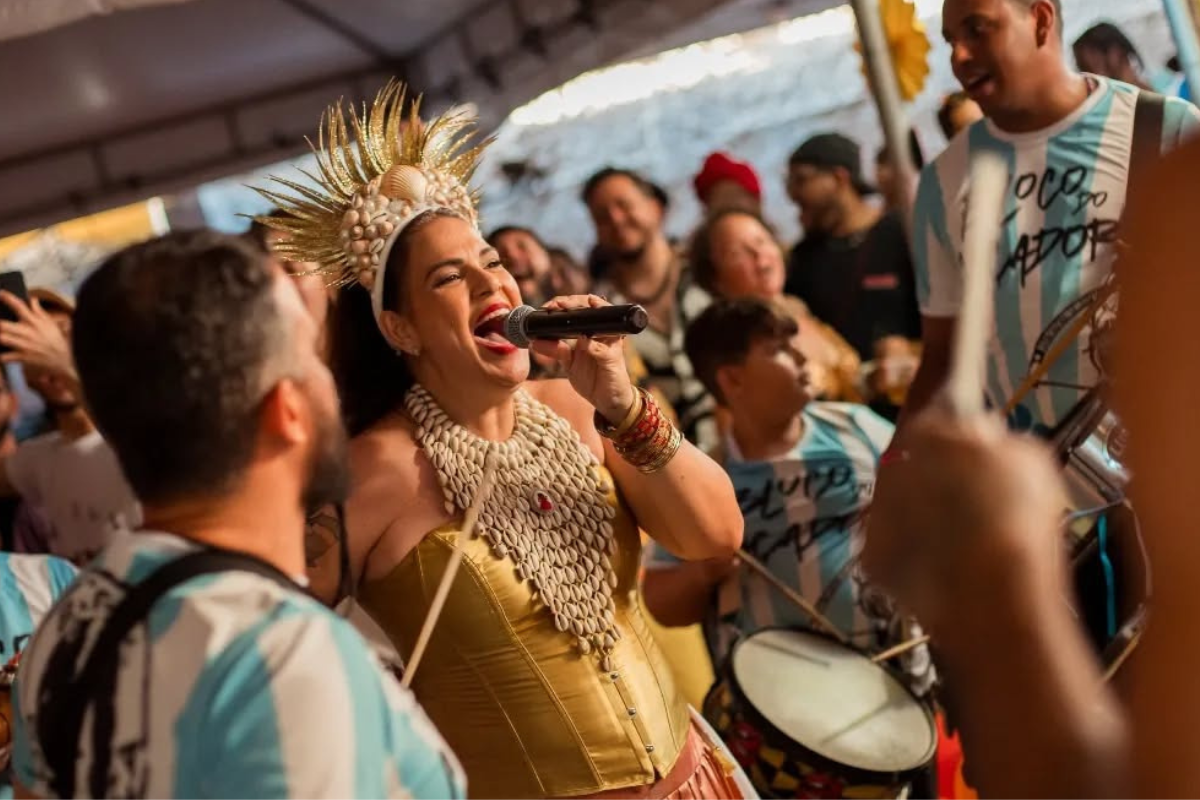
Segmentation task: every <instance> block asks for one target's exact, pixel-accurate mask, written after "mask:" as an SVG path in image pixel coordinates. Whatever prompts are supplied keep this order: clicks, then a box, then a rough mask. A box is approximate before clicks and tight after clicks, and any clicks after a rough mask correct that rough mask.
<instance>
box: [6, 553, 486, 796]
mask: <svg viewBox="0 0 1200 800" xmlns="http://www.w3.org/2000/svg"><path fill="white" fill-rule="evenodd" d="M193 547H194V545H192V544H190V543H188V542H186V541H185V540H183V539H180V538H178V537H175V536H171V535H168V534H161V533H138V534H133V535H132V536H125V537H120V538H118V539H117V540H116V541H114V543H113V544H112V545H110V546H109V547H108V548H106V549H105V550H104V551H103V552H102V553H101V554H100V556H99V557H98V558H97V559H96V561H94V562H93V563H92V564H91V565H90V566H89V567H88V568H87V569H86V570H85V571H84V572H83V573H81V575H80V577H79V579H78V581H77V582H76V583H75V585H74V586H73V587H72V588H71V590H70V591H69V592H68V593H67V594H66V595H65V596H64V597H63V599H62V601H61V602H60V603H59V604H58V605H57V606H56V607H55V608H54V610H53V611H52V612H51V614H50V615H49V616H48V617H47V619H46V621H45V623H44V624H43V625H42V627H41V628H40V629H39V630H38V632H37V633H36V634H35V635H34V637H33V640H32V641H31V642H30V644H29V646H28V648H27V650H26V652H25V654H24V656H22V664H21V671H20V673H19V674H18V678H17V686H16V691H15V692H14V703H13V710H14V715H15V717H16V724H15V726H14V727H15V733H14V752H13V767H14V770H15V775H16V777H17V778H18V779H19V780H20V781H21V783H22V784H24V785H25V786H26V787H28V788H29V789H31V790H32V791H33V792H34V793H36V794H39V795H41V796H43V797H53V796H55V795H54V794H53V790H52V788H51V779H52V777H53V776H52V775H51V774H50V770H49V767H48V765H47V763H46V760H45V757H44V755H43V748H42V745H41V743H40V740H39V735H46V734H47V732H46V731H39V730H38V726H37V723H38V700H39V698H43V699H44V698H45V697H46V695H47V694H49V695H53V694H55V693H59V692H70V691H72V690H73V684H74V679H75V673H76V672H77V671H78V670H79V669H80V668H81V667H82V664H83V660H84V658H85V657H86V655H87V652H88V649H89V648H90V647H91V646H92V644H93V643H94V641H95V638H94V637H95V636H96V635H97V634H98V632H99V630H100V627H101V625H102V624H103V622H104V621H105V620H107V619H108V616H109V614H110V613H111V611H112V609H113V607H114V606H115V605H116V604H117V602H119V601H120V599H121V597H122V596H123V595H124V593H125V591H126V590H127V588H128V587H129V586H133V585H136V584H138V583H140V582H141V581H143V580H145V579H146V578H147V577H148V576H149V575H150V574H151V573H153V572H154V570H155V569H157V568H158V567H160V566H161V565H163V564H165V563H167V562H169V561H171V560H173V559H175V558H178V557H179V556H181V555H183V554H184V553H186V552H188V551H189V550H191V549H192V548H193ZM121 652H122V660H121V666H120V672H119V675H118V683H117V691H116V693H115V696H114V697H113V698H111V702H112V703H113V705H112V708H111V711H112V719H113V726H112V727H113V735H112V737H111V740H110V741H111V753H112V757H111V760H110V768H109V787H110V788H109V792H108V796H110V797H343V798H347V797H353V798H358V797H408V796H411V797H443V798H445V797H463V796H465V779H464V776H463V773H462V770H461V768H460V767H459V765H458V762H457V761H456V760H455V758H454V756H453V755H452V754H451V753H450V752H449V751H448V749H447V748H446V746H445V744H444V742H443V741H442V739H441V737H440V736H439V735H438V733H437V732H436V731H435V730H434V728H433V726H432V724H431V723H430V722H429V720H428V719H427V718H426V717H425V714H424V713H423V712H422V711H421V709H420V708H419V707H418V706H417V704H416V701H415V700H414V699H413V697H412V695H411V694H410V693H408V692H407V691H403V690H401V689H400V687H399V685H398V684H397V683H396V681H395V680H394V679H393V678H392V677H391V676H390V675H386V674H385V673H384V672H383V670H382V668H381V666H380V664H379V663H378V662H377V661H376V660H375V658H374V656H373V655H372V653H371V651H370V650H369V649H368V647H367V645H366V643H365V642H364V641H363V640H362V638H361V636H360V635H359V634H358V632H357V631H355V630H354V628H353V627H352V626H351V625H350V624H349V623H348V622H346V621H345V620H343V619H341V618H340V617H338V616H337V615H336V614H334V613H333V612H332V611H330V610H328V609H326V608H325V607H324V606H322V605H321V604H320V603H318V602H317V601H315V600H313V599H311V598H309V597H308V596H306V595H304V594H303V593H301V592H300V591H298V590H296V591H291V590H289V589H288V588H286V587H284V586H282V585H280V584H278V583H276V582H275V581H272V580H270V579H268V578H265V577H263V576H260V575H257V574H251V573H248V572H224V573H219V574H215V575H206V576H201V577H197V578H194V579H192V580H190V581H188V582H186V583H184V584H181V585H180V586H177V587H175V588H174V589H172V590H171V591H170V592H168V593H167V594H166V595H164V596H163V597H162V598H160V599H159V601H158V602H157V603H155V605H154V607H153V608H152V609H151V611H150V614H149V616H148V619H147V622H146V624H144V625H141V626H138V627H137V628H135V629H134V632H133V633H131V634H130V636H129V638H128V639H127V640H126V644H125V646H124V647H123V649H122V651H121ZM94 716H95V715H94V712H93V711H92V710H89V711H88V713H87V716H86V717H85V719H84V735H83V736H81V743H80V746H81V753H80V757H79V759H78V760H77V761H76V764H75V770H76V783H75V786H76V792H77V793H78V794H80V796H86V793H87V792H88V787H89V770H90V769H91V763H92V756H93V749H92V748H93V745H92V736H91V735H90V734H89V733H88V731H89V730H90V728H91V725H92V721H93V720H94Z"/></svg>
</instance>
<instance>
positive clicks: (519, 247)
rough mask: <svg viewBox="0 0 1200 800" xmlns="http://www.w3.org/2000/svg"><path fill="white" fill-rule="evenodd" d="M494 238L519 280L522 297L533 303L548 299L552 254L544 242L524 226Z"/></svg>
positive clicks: (505, 260) (503, 257) (507, 263)
mask: <svg viewBox="0 0 1200 800" xmlns="http://www.w3.org/2000/svg"><path fill="white" fill-rule="evenodd" d="M493 238H494V239H495V241H494V242H493V244H495V246H496V250H497V251H498V252H499V253H500V260H501V261H503V262H504V267H505V269H507V270H508V271H509V274H511V275H512V276H513V279H514V280H515V281H516V282H517V288H518V289H520V291H521V298H522V299H523V300H524V301H525V302H527V303H529V304H531V305H540V304H541V303H544V302H546V301H547V300H549V299H550V297H549V296H548V295H549V294H550V277H551V275H550V272H551V264H550V256H549V254H548V253H547V252H546V249H545V248H544V247H542V245H541V243H540V242H538V240H537V239H535V238H534V237H533V236H531V235H530V234H529V233H528V232H526V231H521V230H513V231H506V232H505V233H503V234H501V235H500V236H497V237H493Z"/></svg>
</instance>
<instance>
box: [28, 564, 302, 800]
mask: <svg viewBox="0 0 1200 800" xmlns="http://www.w3.org/2000/svg"><path fill="white" fill-rule="evenodd" d="M232 571H242V572H251V573H255V574H258V575H261V576H263V577H265V578H269V579H271V580H273V581H275V582H276V583H279V584H280V585H282V586H284V587H285V588H288V589H290V590H293V591H298V588H297V585H296V583H295V582H294V581H292V580H291V579H290V578H288V577H287V576H286V575H285V574H283V573H282V572H281V571H280V570H278V569H276V568H275V567H273V566H271V565H270V564H267V563H266V562H264V561H261V560H259V559H257V558H254V557H252V556H249V555H246V554H244V553H235V552H231V551H228V550H216V549H204V550H200V551H197V552H194V553H188V554H187V555H185V556H182V557H180V558H177V559H175V560H174V561H171V562H169V563H167V564H165V565H163V566H161V567H159V568H158V569H157V570H155V571H154V572H153V573H152V574H151V575H150V577H149V578H147V579H146V580H145V581H143V582H141V583H139V584H138V585H137V586H135V587H133V588H132V589H130V591H129V592H128V593H127V594H126V595H125V597H124V598H123V599H122V600H121V601H120V602H119V603H118V604H117V606H116V607H115V608H114V609H113V612H112V614H111V615H110V616H109V618H108V621H107V622H106V623H105V624H104V627H103V628H102V629H101V630H100V633H99V635H98V636H97V637H96V643H95V645H94V646H93V647H92V649H91V651H90V652H89V653H88V655H87V659H86V661H85V662H84V665H83V669H82V670H80V671H79V674H78V676H77V677H76V678H75V680H74V681H73V683H74V684H75V686H76V687H77V689H75V690H74V691H71V692H68V693H67V696H63V697H61V700H60V701H58V702H55V703H54V704H53V705H52V706H50V707H44V708H39V715H38V716H39V717H40V721H39V723H38V731H39V736H40V737H41V738H42V744H43V751H44V752H45V755H46V760H47V762H48V764H49V766H50V774H51V775H52V776H53V778H52V786H53V788H54V792H55V795H56V796H57V797H75V796H76V794H75V771H76V764H77V763H78V757H79V752H80V740H81V738H82V734H83V718H84V715H85V713H86V712H87V708H88V706H94V708H95V714H94V718H93V722H92V739H93V742H92V744H93V753H92V765H91V772H90V776H89V787H88V790H87V792H86V796H88V797H107V796H108V790H109V786H108V772H109V767H110V763H111V756H112V753H111V740H112V734H113V727H114V719H113V716H114V714H113V712H114V704H113V703H112V702H111V698H113V696H114V694H115V691H116V685H117V672H118V669H119V667H120V664H121V654H120V647H121V643H122V642H123V641H124V640H125V638H126V637H127V636H128V635H129V634H130V632H131V631H132V630H133V629H134V627H136V626H137V625H138V624H139V623H141V622H143V621H144V620H145V619H146V617H147V615H148V614H149V613H150V609H151V608H152V607H153V606H154V604H155V603H156V602H157V601H158V600H159V599H160V598H161V597H162V596H163V595H165V594H166V593H167V592H169V591H171V589H173V588H175V587H176V586H179V585H180V584H183V583H186V582H187V581H190V580H191V579H193V578H196V577H199V576H201V575H209V574H213V573H218V572H232ZM99 698H109V699H110V702H97V700H98V699H99ZM47 745H50V746H49V747H47Z"/></svg>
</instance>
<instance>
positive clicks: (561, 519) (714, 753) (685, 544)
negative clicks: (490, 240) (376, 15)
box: [267, 83, 742, 797]
mask: <svg viewBox="0 0 1200 800" xmlns="http://www.w3.org/2000/svg"><path fill="white" fill-rule="evenodd" d="M403 103H404V96H403V89H402V87H400V86H399V85H398V84H394V83H393V84H391V85H389V86H388V87H387V88H386V89H384V91H383V92H382V93H381V94H380V95H379V97H378V98H377V99H376V102H375V104H374V106H373V107H372V109H371V110H370V113H369V114H366V115H365V118H363V119H359V118H357V117H356V116H355V115H353V114H352V115H351V118H350V120H349V124H350V126H351V129H352V130H353V131H354V133H355V136H356V138H357V139H358V147H357V149H355V148H353V147H352V146H351V145H350V143H349V141H348V140H349V136H348V129H347V123H346V121H345V118H344V117H343V114H342V111H341V109H340V108H336V109H334V110H333V111H332V112H331V113H330V114H329V116H328V118H327V124H326V126H325V127H326V130H325V138H326V139H327V140H328V145H329V149H328V151H324V150H322V151H320V152H318V157H319V158H320V162H321V164H320V167H321V169H320V173H321V174H320V176H319V180H318V183H319V184H320V185H321V191H313V190H311V189H308V188H304V187H298V186H296V185H295V184H290V186H291V188H292V189H293V190H295V191H298V192H300V193H301V194H302V195H303V197H300V198H296V197H290V198H289V197H282V196H280V195H277V194H274V193H267V194H268V195H269V196H270V197H271V198H272V199H273V200H275V201H276V202H278V203H279V204H280V205H281V207H283V208H284V209H286V210H288V211H290V212H291V217H290V218H289V219H286V220H283V221H282V222H278V221H276V222H275V224H276V226H277V227H280V228H282V229H283V230H285V231H286V232H287V233H288V234H289V235H288V236H287V237H285V238H284V239H283V242H282V244H281V245H279V246H278V248H277V249H278V250H279V252H280V253H281V254H283V255H284V256H286V257H293V256H299V255H301V254H303V255H304V256H305V259H304V260H312V261H316V262H318V263H319V264H320V265H321V268H322V270H324V271H325V272H326V273H327V274H329V275H331V276H333V277H334V278H336V279H339V280H341V281H342V282H343V283H345V284H347V285H346V287H345V288H344V289H343V291H342V295H341V297H340V298H339V301H338V303H337V304H336V310H335V312H334V318H333V321H332V322H333V329H332V335H333V351H334V356H333V360H334V370H335V373H336V374H337V376H338V381H339V387H340V390H341V395H342V402H343V405H344V414H345V417H346V419H347V421H348V427H349V429H350V433H351V436H352V437H353V440H352V442H351V445H350V459H351V467H352V471H353V475H354V479H355V487H354V491H353V494H352V497H351V499H350V502H349V503H348V505H347V508H346V515H345V518H346V522H347V526H346V527H347V529H346V531H345V536H346V541H347V544H348V548H347V549H348V551H349V559H348V561H349V574H350V575H351V576H352V579H350V580H342V578H341V575H340V570H339V563H340V559H339V557H338V548H336V547H334V546H333V545H334V544H336V539H335V538H333V537H334V535H336V530H330V528H329V527H326V528H325V529H324V530H323V532H321V531H314V532H313V534H312V535H311V536H310V541H311V542H312V543H313V545H314V548H313V550H312V555H313V556H315V558H314V560H313V561H312V562H311V566H312V581H313V587H314V589H315V590H316V591H317V592H318V593H319V594H321V595H322V596H323V597H324V599H326V600H328V601H330V602H333V601H335V600H336V599H337V597H336V595H337V589H336V588H335V587H337V586H339V585H342V584H347V585H352V586H353V587H354V588H356V589H357V590H358V599H359V602H360V603H361V604H362V605H363V607H364V608H365V609H366V610H367V611H368V613H369V614H370V615H371V616H372V617H373V618H374V619H375V621H376V622H378V623H379V625H380V626H381V627H382V628H383V629H384V630H385V631H386V632H387V634H388V636H389V637H390V638H391V639H392V641H393V642H394V643H395V645H396V647H397V649H398V650H399V652H400V653H401V654H402V656H404V657H405V658H408V657H409V655H410V654H411V652H412V649H413V646H414V641H415V639H416V638H417V634H418V631H419V630H420V628H421V625H422V623H423V621H424V620H425V618H426V614H427V612H428V610H429V605H430V600H431V598H432V596H433V594H434V592H435V590H436V587H437V585H438V583H439V581H440V580H441V577H442V575H443V573H444V571H445V569H446V564H447V561H448V559H449V557H450V555H451V553H452V552H453V550H454V548H455V546H456V543H457V538H458V535H459V533H458V532H459V529H460V527H461V525H462V517H463V513H464V510H465V509H466V508H467V506H469V505H470V503H471V501H472V499H473V498H474V496H475V493H476V491H477V490H478V487H479V484H480V481H481V477H482V473H483V468H484V464H485V461H486V460H487V459H489V458H492V459H495V461H496V462H497V463H498V464H499V470H498V472H497V476H496V482H495V485H494V487H493V488H492V491H491V493H490V494H489V495H488V498H487V500H486V501H485V502H484V504H483V507H482V510H481V513H480V518H479V527H477V528H476V535H475V536H474V537H472V538H471V539H470V540H469V541H467V542H465V543H464V545H463V546H464V547H465V559H464V561H463V564H462V568H461V570H460V574H459V575H458V576H457V578H456V579H455V581H454V583H453V585H452V589H451V591H450V595H449V599H448V601H447V603H446V606H445V609H444V611H443V613H442V615H441V617H440V621H439V623H438V626H437V628H436V630H435V631H434V633H433V636H432V638H431V639H430V641H429V647H428V650H427V651H426V652H425V655H424V659H423V660H422V661H421V664H420V668H419V669H418V670H417V672H416V673H415V680H414V683H413V689H414V690H415V692H416V694H417V697H418V698H419V699H420V700H421V702H422V704H423V705H424V707H425V709H426V711H427V712H428V713H429V715H430V716H431V717H432V718H433V720H434V722H435V723H436V724H437V726H438V727H439V729H440V730H441V732H442V735H443V736H444V737H445V738H446V740H447V741H448V742H449V743H450V745H451V746H452V747H453V748H454V750H455V751H456V753H457V755H458V757H459V759H460V760H461V761H462V763H463V766H464V767H465V769H466V771H467V774H468V780H469V787H470V788H469V791H470V793H471V795H472V796H474V797H581V796H597V795H598V796H603V797H738V796H742V795H741V793H740V792H741V790H740V789H739V788H738V785H735V783H734V773H733V772H732V770H731V767H730V765H729V762H728V761H727V760H726V759H725V758H724V757H723V756H722V755H721V754H720V752H719V749H718V747H717V745H716V744H715V738H714V737H711V736H710V734H709V732H707V731H703V730H702V729H701V728H700V727H698V724H697V723H695V722H693V718H692V716H691V715H690V714H689V710H688V708H687V706H686V704H685V703H684V702H683V701H682V700H681V699H680V696H679V694H678V692H677V690H676V687H675V685H674V683H673V681H672V678H671V675H670V673H669V669H668V667H667V664H666V662H665V660H664V658H663V656H662V654H661V653H660V652H659V650H658V648H657V647H656V645H655V643H654V641H653V639H652V638H651V635H650V632H649V630H648V628H647V625H646V621H645V619H644V618H643V617H642V616H641V614H640V613H639V611H638V607H637V603H636V599H635V592H636V588H637V587H636V576H637V569H638V563H639V555H640V540H639V535H638V527H639V526H641V527H644V528H645V529H646V531H647V532H649V533H650V534H651V535H653V536H654V537H655V538H656V539H657V540H658V541H659V542H661V543H662V544H663V545H664V546H665V547H667V548H668V549H669V550H671V551H672V552H674V553H676V554H678V555H679V556H681V557H683V558H689V559H702V558H712V557H719V556H729V555H731V554H733V553H734V552H735V551H736V549H737V548H738V546H739V545H740V543H741V533H742V517H741V513H740V512H739V510H738V506H737V503H736V501H735V498H734V494H733V490H732V487H731V485H730V483H729V480H728V478H726V477H725V475H724V474H723V472H722V471H721V469H720V467H718V466H717V465H716V464H715V463H713V462H712V461H710V460H709V459H707V458H706V457H705V456H703V455H702V454H701V453H699V452H698V451H697V450H695V449H694V448H693V447H692V446H691V445H690V444H688V443H687V442H684V441H683V440H682V437H681V436H680V434H679V432H678V431H677V430H676V429H675V428H674V427H673V426H671V424H670V423H669V422H668V421H667V420H666V418H665V417H664V415H663V414H662V412H661V411H660V410H659V408H658V407H657V405H656V404H655V403H654V401H653V400H652V399H651V398H649V396H648V395H646V394H645V393H643V392H639V391H637V390H635V388H634V387H633V385H632V384H631V383H630V380H629V376H628V372H627V370H626V368H625V364H624V360H623V357H622V347H621V342H620V340H619V339H615V338H614V339H580V340H578V341H577V342H575V343H566V342H563V343H553V342H549V343H540V344H538V345H537V348H538V351H539V352H542V353H544V354H549V355H553V356H554V357H556V358H557V359H558V360H559V361H560V363H561V364H562V365H563V367H564V368H565V370H566V373H567V375H568V376H569V379H568V380H558V381H542V382H538V383H531V382H527V381H526V378H527V375H528V372H529V355H528V353H527V352H526V351H524V350H520V349H518V348H516V347H514V346H513V345H512V344H510V343H509V342H508V341H507V340H506V339H504V337H503V336H502V335H501V330H502V323H503V321H504V318H505V316H506V315H507V313H508V312H509V311H510V310H511V309H512V308H514V307H516V306H517V305H519V304H520V303H521V297H520V294H519V293H518V290H517V287H516V284H515V283H514V281H513V279H512V277H511V276H510V275H509V273H508V272H507V271H506V270H505V269H504V267H503V265H502V264H501V262H500V259H499V257H498V256H497V254H496V251H495V250H494V249H493V248H492V247H491V246H489V245H488V244H487V243H486V242H485V241H484V240H483V238H482V237H481V235H480V233H479V229H478V225H477V219H476V212H475V205H474V198H473V197H472V195H471V194H470V192H469V191H468V189H467V188H466V181H467V180H468V179H469V177H470V175H471V173H472V171H473V168H474V165H475V162H476V160H477V159H478V156H479V153H480V150H481V148H479V147H476V148H474V149H470V150H467V149H465V148H464V147H463V143H464V141H465V138H469V137H464V136H463V134H464V131H465V129H467V128H470V127H472V124H471V121H470V120H468V119H465V118H464V117H462V116H449V117H442V118H440V119H437V120H435V121H433V122H431V123H422V122H421V121H420V120H419V119H418V118H417V116H416V113H417V112H416V109H415V108H414V109H413V112H412V116H411V118H410V119H409V120H408V121H407V124H404V123H402V120H401V113H402V110H401V107H402V105H403ZM414 105H415V104H414ZM267 224H272V221H267ZM602 304H604V301H603V300H601V299H599V298H597V297H592V296H576V297H561V298H557V299H555V300H553V301H552V302H551V303H550V304H549V307H552V308H577V307H585V306H589V305H590V306H596V305H602ZM333 527H334V528H336V526H333ZM321 541H324V545H323V547H324V549H325V552H324V553H320V552H319V550H320V547H318V546H317V545H318V544H319V543H320V542H321Z"/></svg>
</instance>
